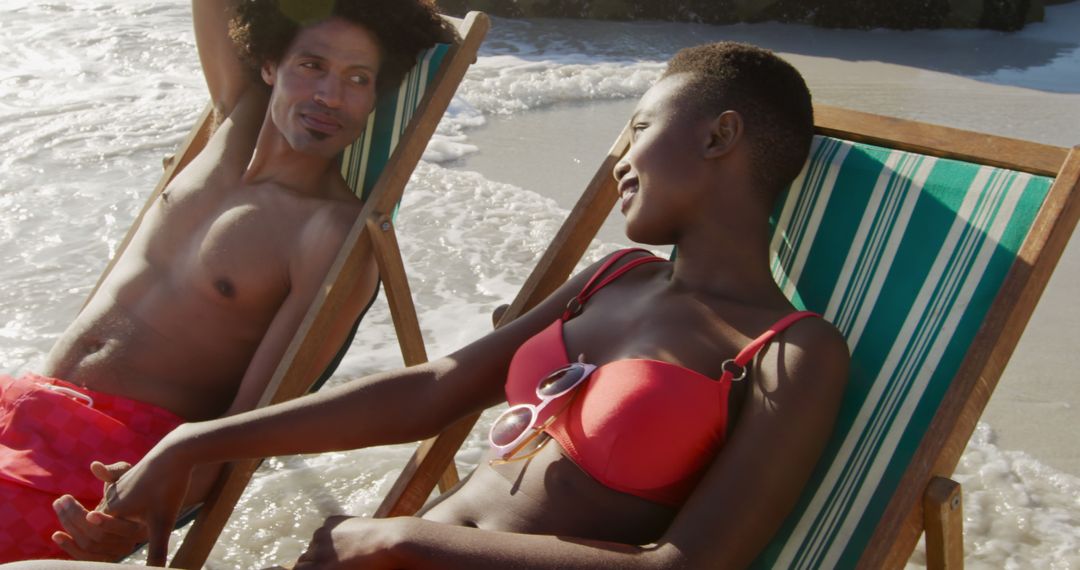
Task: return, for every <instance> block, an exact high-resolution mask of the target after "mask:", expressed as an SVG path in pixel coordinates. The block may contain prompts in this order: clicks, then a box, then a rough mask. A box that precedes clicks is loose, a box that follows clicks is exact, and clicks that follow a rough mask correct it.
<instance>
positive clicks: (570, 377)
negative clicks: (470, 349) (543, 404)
mask: <svg viewBox="0 0 1080 570" xmlns="http://www.w3.org/2000/svg"><path fill="white" fill-rule="evenodd" d="M584 375H585V367H584V366H582V365H580V364H571V365H570V366H567V367H566V368H561V369H559V370H556V371H555V372H552V373H551V374H549V375H548V376H547V377H546V378H544V379H543V380H541V381H540V384H539V385H538V386H537V387H536V393H537V394H539V395H540V396H541V397H543V398H550V397H552V396H558V395H560V394H562V393H563V392H566V391H567V390H570V389H571V388H573V387H574V386H577V385H578V383H579V382H581V380H582V378H583V377H584Z"/></svg>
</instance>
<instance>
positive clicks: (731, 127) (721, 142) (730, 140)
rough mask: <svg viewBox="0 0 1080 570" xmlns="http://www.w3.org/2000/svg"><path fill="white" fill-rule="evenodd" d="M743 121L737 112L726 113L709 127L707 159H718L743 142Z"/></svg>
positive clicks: (718, 116) (714, 120)
mask: <svg viewBox="0 0 1080 570" xmlns="http://www.w3.org/2000/svg"><path fill="white" fill-rule="evenodd" d="M742 134H743V119H742V115H740V114H739V113H738V112H737V111H724V112H723V113H720V114H719V115H717V116H716V118H715V119H713V120H712V123H711V124H710V125H709V143H708V145H707V146H706V148H705V158H718V157H720V156H723V155H725V154H727V153H728V152H729V151H730V150H731V149H733V148H735V146H736V145H737V144H738V143H739V141H741V140H742Z"/></svg>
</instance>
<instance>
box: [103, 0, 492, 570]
mask: <svg viewBox="0 0 1080 570" xmlns="http://www.w3.org/2000/svg"><path fill="white" fill-rule="evenodd" d="M447 20H448V21H450V22H451V23H452V24H453V25H454V26H455V28H456V29H457V32H458V35H459V36H460V40H459V41H458V42H456V43H455V44H454V45H453V46H452V47H451V48H450V50H449V52H448V53H447V55H446V57H445V59H444V60H443V63H442V65H441V66H440V68H439V71H438V72H437V75H436V77H435V79H434V80H433V81H432V82H431V84H430V86H429V87H428V89H427V92H426V93H425V95H424V99H423V100H422V101H421V102H420V104H419V106H418V107H417V110H416V112H415V114H414V115H413V117H412V120H411V121H410V122H409V124H408V126H407V127H406V130H405V132H404V133H403V134H402V135H401V143H400V144H398V146H397V147H396V148H395V149H394V151H393V153H392V154H391V156H390V158H389V161H388V162H387V164H386V167H385V168H384V171H383V174H382V175H381V176H380V177H379V180H378V182H377V183H376V184H375V187H374V188H373V189H372V190H371V193H370V195H369V197H368V199H367V201H366V202H365V204H364V207H363V209H362V210H361V212H360V214H359V216H358V217H357V220H356V222H355V223H354V224H353V227H352V229H351V231H350V232H349V234H348V236H347V237H346V239H345V241H344V244H343V245H342V248H341V250H340V251H339V252H338V256H337V258H336V259H335V261H334V263H333V265H332V266H331V268H330V270H329V271H328V273H327V275H326V277H325V278H324V280H323V284H322V286H321V287H320V293H319V295H318V296H317V297H316V298H315V299H314V301H313V302H312V305H311V307H310V308H309V309H308V312H307V314H306V316H305V317H304V320H303V321H302V322H301V324H300V326H299V327H298V328H297V330H296V332H295V334H294V335H293V338H292V341H291V342H290V344H289V346H288V348H287V349H286V352H285V354H284V356H283V357H282V359H281V362H280V363H279V364H278V366H277V368H276V370H275V372H274V374H273V376H272V377H271V379H270V382H269V383H268V385H267V387H266V389H265V391H264V392H263V396H262V397H261V398H260V400H259V403H258V407H262V406H268V405H271V404H275V403H278V402H282V401H285V400H289V399H292V398H296V397H298V396H301V395H303V394H304V393H306V392H307V391H308V390H309V389H310V388H311V385H312V383H313V382H314V380H315V379H317V378H318V377H319V374H320V373H321V372H322V371H321V370H316V369H315V368H316V367H317V355H318V353H319V352H320V348H321V347H322V346H323V345H324V344H325V343H326V342H328V339H327V338H326V337H327V331H328V330H329V329H330V324H331V323H333V322H334V321H335V320H336V319H338V318H340V315H341V314H342V312H343V309H344V307H345V305H346V302H347V301H348V299H350V298H351V297H352V296H354V295H356V294H357V291H359V289H360V287H361V285H362V282H363V278H364V275H362V274H361V272H360V270H359V267H360V266H361V263H360V262H361V261H362V260H364V259H367V258H368V257H369V256H374V258H375V260H376V263H377V266H378V269H379V278H380V280H381V281H382V283H383V288H384V290H385V291H386V297H387V302H388V304H389V306H390V311H391V315H392V317H393V322H394V328H395V332H396V334H397V337H398V343H399V345H400V348H401V353H402V357H403V359H404V361H405V364H406V365H410V366H411V365H414V364H419V363H423V362H426V361H427V353H426V351H425V349H424V342H423V336H422V334H421V332H420V325H419V322H418V321H417V317H416V309H415V307H414V305H413V302H412V294H411V292H410V289H409V282H408V278H407V277H406V275H405V267H404V264H403V262H402V259H401V252H400V250H399V248H398V244H397V237H396V234H395V232H394V224H393V221H392V214H393V211H394V208H395V206H396V205H397V203H398V202H399V201H400V200H401V196H402V193H403V191H404V189H405V185H406V183H407V182H408V180H409V177H410V176H411V174H412V172H413V170H414V169H415V168H416V165H417V163H418V162H419V161H420V158H421V156H422V155H423V152H424V149H425V148H426V147H427V143H428V140H429V139H430V138H431V136H432V134H434V132H435V129H436V127H437V126H438V124H439V121H440V119H441V118H442V116H443V113H445V112H446V109H447V107H448V106H449V104H450V101H451V99H452V98H453V96H454V93H455V92H456V90H457V86H458V85H459V84H460V83H461V80H462V78H463V77H464V75H465V72H466V71H467V70H468V68H469V66H470V65H471V64H472V63H473V62H475V61H476V54H477V52H478V51H479V48H480V44H481V42H482V41H483V38H484V36H485V35H486V34H487V30H488V28H489V27H490V21H489V19H488V17H487V16H486V15H485V14H483V13H480V12H470V13H469V14H467V15H466V16H465V17H464V18H463V19H456V18H447ZM212 132H213V121H212V113H211V108H210V107H209V106H207V108H206V109H205V110H204V111H203V113H202V114H201V115H200V117H199V119H198V122H197V123H196V126H195V127H194V128H193V129H192V131H191V132H190V133H189V134H188V136H187V137H186V138H185V139H184V141H183V142H181V144H180V146H179V147H178V149H177V152H176V154H174V155H173V156H171V157H169V158H166V159H165V161H164V167H165V169H164V172H163V174H162V176H161V179H160V180H159V181H158V183H157V185H156V186H155V187H154V190H153V192H152V193H151V194H150V197H149V199H148V200H147V202H146V204H145V205H144V206H143V208H142V210H141V211H140V213H139V214H138V215H137V216H136V218H135V220H134V222H133V223H132V226H131V228H130V229H129V230H128V233H127V235H126V236H125V237H124V239H123V240H122V241H121V243H120V246H119V247H118V249H117V252H116V254H115V255H114V257H113V258H112V260H110V261H109V263H108V264H107V265H106V268H105V271H104V272H103V273H102V275H101V277H100V278H99V279H98V282H97V284H96V285H95V286H94V288H93V290H92V291H91V293H90V296H89V297H88V300H89V299H90V298H92V297H93V295H94V294H95V293H96V292H97V290H98V289H99V288H100V286H101V284H102V283H103V282H104V280H105V278H106V277H107V276H108V274H109V272H110V271H111V270H112V269H113V267H114V266H115V264H116V262H117V260H118V259H119V258H120V256H121V255H122V254H123V252H124V250H125V249H126V248H127V246H128V245H129V244H130V242H131V240H132V238H133V236H134V235H135V232H136V230H137V229H138V227H139V225H140V224H141V222H142V220H143V218H144V217H145V215H146V213H147V212H148V211H149V209H150V207H151V205H152V204H153V203H154V201H155V200H156V199H157V198H158V196H159V195H160V194H161V192H162V191H163V190H164V189H165V187H166V186H167V185H168V184H169V182H170V181H171V180H172V179H173V178H174V177H175V176H176V174H178V173H179V172H180V171H181V170H182V169H183V168H184V167H185V166H187V164H188V163H190V162H191V160H192V159H194V157H195V156H196V155H198V153H199V152H200V151H201V150H202V149H203V147H204V146H205V145H206V143H207V141H208V140H209V138H210V135H211V134H212ZM259 463H260V461H258V460H246V461H238V462H234V463H230V464H228V465H226V466H225V467H224V468H223V470H222V473H221V476H220V478H219V479H218V481H217V482H216V483H215V485H214V487H213V488H212V490H211V492H210V494H209V495H208V496H207V499H206V501H205V502H204V504H203V506H202V508H201V509H200V510H199V512H198V515H197V516H196V518H195V522H194V524H193V525H192V527H191V529H190V530H189V531H188V533H187V536H186V537H185V540H184V542H183V543H182V544H181V546H180V548H179V550H178V551H177V553H176V555H175V556H174V558H173V560H172V562H171V563H170V567H173V568H199V567H201V566H202V565H203V564H204V563H205V561H206V559H207V557H208V556H209V554H210V550H211V548H212V547H213V545H214V543H215V542H216V540H217V537H218V535H219V534H220V533H221V530H222V529H223V528H224V526H225V523H226V522H228V519H229V516H230V515H231V514H232V511H233V508H234V507H235V505H236V502H237V501H238V500H239V498H240V496H241V494H242V493H243V491H244V489H245V488H246V486H247V483H248V481H249V480H250V479H251V476H252V474H253V473H254V472H255V469H256V468H257V467H258V466H259ZM438 479H439V480H440V481H439V483H440V486H441V488H443V489H447V488H449V487H450V486H452V485H453V484H455V483H456V482H457V473H456V470H454V469H453V466H450V467H449V468H446V469H444V470H443V472H442V473H440V475H439V477H438Z"/></svg>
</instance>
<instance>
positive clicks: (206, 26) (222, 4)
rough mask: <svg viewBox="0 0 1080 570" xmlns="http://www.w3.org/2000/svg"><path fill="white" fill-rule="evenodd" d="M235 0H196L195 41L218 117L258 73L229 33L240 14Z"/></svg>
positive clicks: (242, 92) (234, 101)
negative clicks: (235, 18) (247, 63)
mask: <svg viewBox="0 0 1080 570" xmlns="http://www.w3.org/2000/svg"><path fill="white" fill-rule="evenodd" d="M236 5H237V2H236V1H235V0H193V1H192V3H191V12H192V19H193V20H194V23H195V44H196V46H197V47H198V49H199V61H200V62H201V63H202V69H203V75H204V76H205V77H206V87H207V89H209V91H210V99H211V101H212V102H213V105H214V111H215V112H216V114H217V116H218V117H226V116H228V115H229V114H230V113H231V112H232V110H233V107H235V106H236V103H237V101H239V100H240V97H241V96H243V94H244V92H245V91H246V90H247V89H248V88H249V87H251V85H252V82H253V81H254V77H255V76H254V75H253V74H252V73H251V72H250V71H249V70H248V68H247V65H246V64H245V63H244V62H243V61H242V60H241V59H240V55H239V54H238V53H237V50H236V46H235V45H234V44H233V41H232V38H231V37H230V36H229V21H230V20H232V19H233V17H234V16H235V15H236Z"/></svg>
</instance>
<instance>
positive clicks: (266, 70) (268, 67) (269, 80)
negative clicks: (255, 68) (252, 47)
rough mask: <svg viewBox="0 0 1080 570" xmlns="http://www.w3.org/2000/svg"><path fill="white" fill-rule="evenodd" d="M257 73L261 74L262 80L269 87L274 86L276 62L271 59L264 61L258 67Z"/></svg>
mask: <svg viewBox="0 0 1080 570" xmlns="http://www.w3.org/2000/svg"><path fill="white" fill-rule="evenodd" d="M259 75H261V76H262V80H263V81H264V82H266V84H267V85H269V86H270V87H273V86H274V78H275V76H276V75H277V64H276V63H274V62H272V61H265V62H263V64H262V67H261V68H259Z"/></svg>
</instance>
